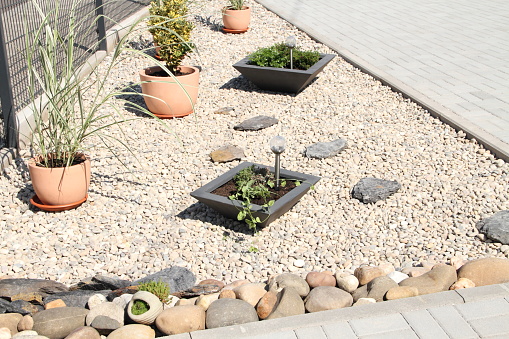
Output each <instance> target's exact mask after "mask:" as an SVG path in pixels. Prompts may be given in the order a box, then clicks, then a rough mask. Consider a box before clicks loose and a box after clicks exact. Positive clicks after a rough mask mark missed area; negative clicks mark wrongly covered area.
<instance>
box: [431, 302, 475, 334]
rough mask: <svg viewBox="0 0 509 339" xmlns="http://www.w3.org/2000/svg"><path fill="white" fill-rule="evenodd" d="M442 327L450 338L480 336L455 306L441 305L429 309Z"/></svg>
mask: <svg viewBox="0 0 509 339" xmlns="http://www.w3.org/2000/svg"><path fill="white" fill-rule="evenodd" d="M428 312H429V313H430V314H431V315H432V316H433V318H435V320H436V321H437V323H438V324H440V327H442V328H443V329H444V331H445V332H446V333H447V335H448V336H449V337H450V338H458V339H467V338H468V339H470V338H479V336H478V335H477V333H476V332H475V331H474V330H473V329H472V327H470V325H469V324H468V323H467V321H466V320H465V319H463V317H462V316H461V314H459V313H458V311H457V310H456V309H455V308H454V306H440V307H433V308H430V309H428Z"/></svg>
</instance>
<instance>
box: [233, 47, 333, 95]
mask: <svg viewBox="0 0 509 339" xmlns="http://www.w3.org/2000/svg"><path fill="white" fill-rule="evenodd" d="M292 54H293V58H291V55H292ZM334 56H335V55H334V54H320V53H318V52H312V51H302V50H301V49H299V48H293V50H292V48H291V47H289V46H287V45H286V44H284V43H278V44H275V45H273V46H270V47H265V48H260V49H258V50H257V51H255V52H254V53H252V54H251V55H249V56H248V57H246V58H244V59H242V60H240V61H239V62H237V63H236V64H234V65H233V67H234V68H235V69H236V70H238V71H239V72H240V73H241V74H242V75H243V76H244V77H246V78H247V79H249V80H250V81H251V82H252V83H254V84H255V85H256V86H258V87H259V88H261V89H263V90H268V91H275V92H288V93H299V92H300V91H302V90H303V89H304V88H305V87H306V86H307V85H308V84H309V83H310V82H311V81H312V80H313V79H314V78H315V77H316V76H317V74H318V73H320V72H321V71H322V70H323V68H324V67H325V66H326V65H327V64H328V63H329V62H330V61H331V60H332V59H333V58H334ZM292 63H293V68H290V67H291V64H292Z"/></svg>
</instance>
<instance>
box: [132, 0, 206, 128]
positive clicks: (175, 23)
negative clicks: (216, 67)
mask: <svg viewBox="0 0 509 339" xmlns="http://www.w3.org/2000/svg"><path fill="white" fill-rule="evenodd" d="M149 11H150V14H151V17H150V18H149V20H148V22H149V25H150V28H149V31H150V32H151V33H152V36H153V37H154V44H155V45H156V46H157V54H158V56H159V59H160V60H161V62H159V61H156V63H157V66H153V67H149V68H145V69H143V70H142V71H140V79H141V88H142V92H143V97H144V99H145V104H146V105H147V107H148V109H149V110H150V111H151V112H152V113H153V114H154V115H155V116H157V117H159V118H177V117H183V116H186V115H189V114H191V113H192V112H193V110H194V104H195V103H196V100H197V98H198V83H199V77H200V72H199V70H198V68H196V67H192V66H181V63H182V60H183V59H184V58H185V57H186V55H187V54H188V53H190V52H191V51H192V50H193V48H194V45H193V44H192V43H191V42H190V38H191V31H192V29H193V28H194V25H193V23H191V22H189V21H188V20H187V15H188V9H187V0H155V1H153V2H152V3H151V4H150V8H149Z"/></svg>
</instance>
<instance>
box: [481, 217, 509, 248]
mask: <svg viewBox="0 0 509 339" xmlns="http://www.w3.org/2000/svg"><path fill="white" fill-rule="evenodd" d="M476 227H477V229H478V230H479V232H481V233H484V234H486V236H487V237H488V238H490V239H491V240H494V241H497V242H500V243H502V244H504V245H509V210H505V211H500V212H497V213H495V214H493V215H492V216H491V217H489V218H486V219H482V220H481V221H479V222H478V223H477V225H476Z"/></svg>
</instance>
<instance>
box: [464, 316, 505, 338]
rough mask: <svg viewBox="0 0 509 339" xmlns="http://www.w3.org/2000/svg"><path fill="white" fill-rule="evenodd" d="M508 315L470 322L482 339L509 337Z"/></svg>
mask: <svg viewBox="0 0 509 339" xmlns="http://www.w3.org/2000/svg"><path fill="white" fill-rule="evenodd" d="M507 319H508V315H507V314H504V315H499V316H495V317H488V318H481V319H475V320H471V321H469V323H470V325H471V326H472V327H473V328H474V329H475V330H476V332H477V333H479V335H480V336H481V338H487V337H489V336H494V335H505V336H506V338H507V337H508V336H509V322H508V321H507Z"/></svg>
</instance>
